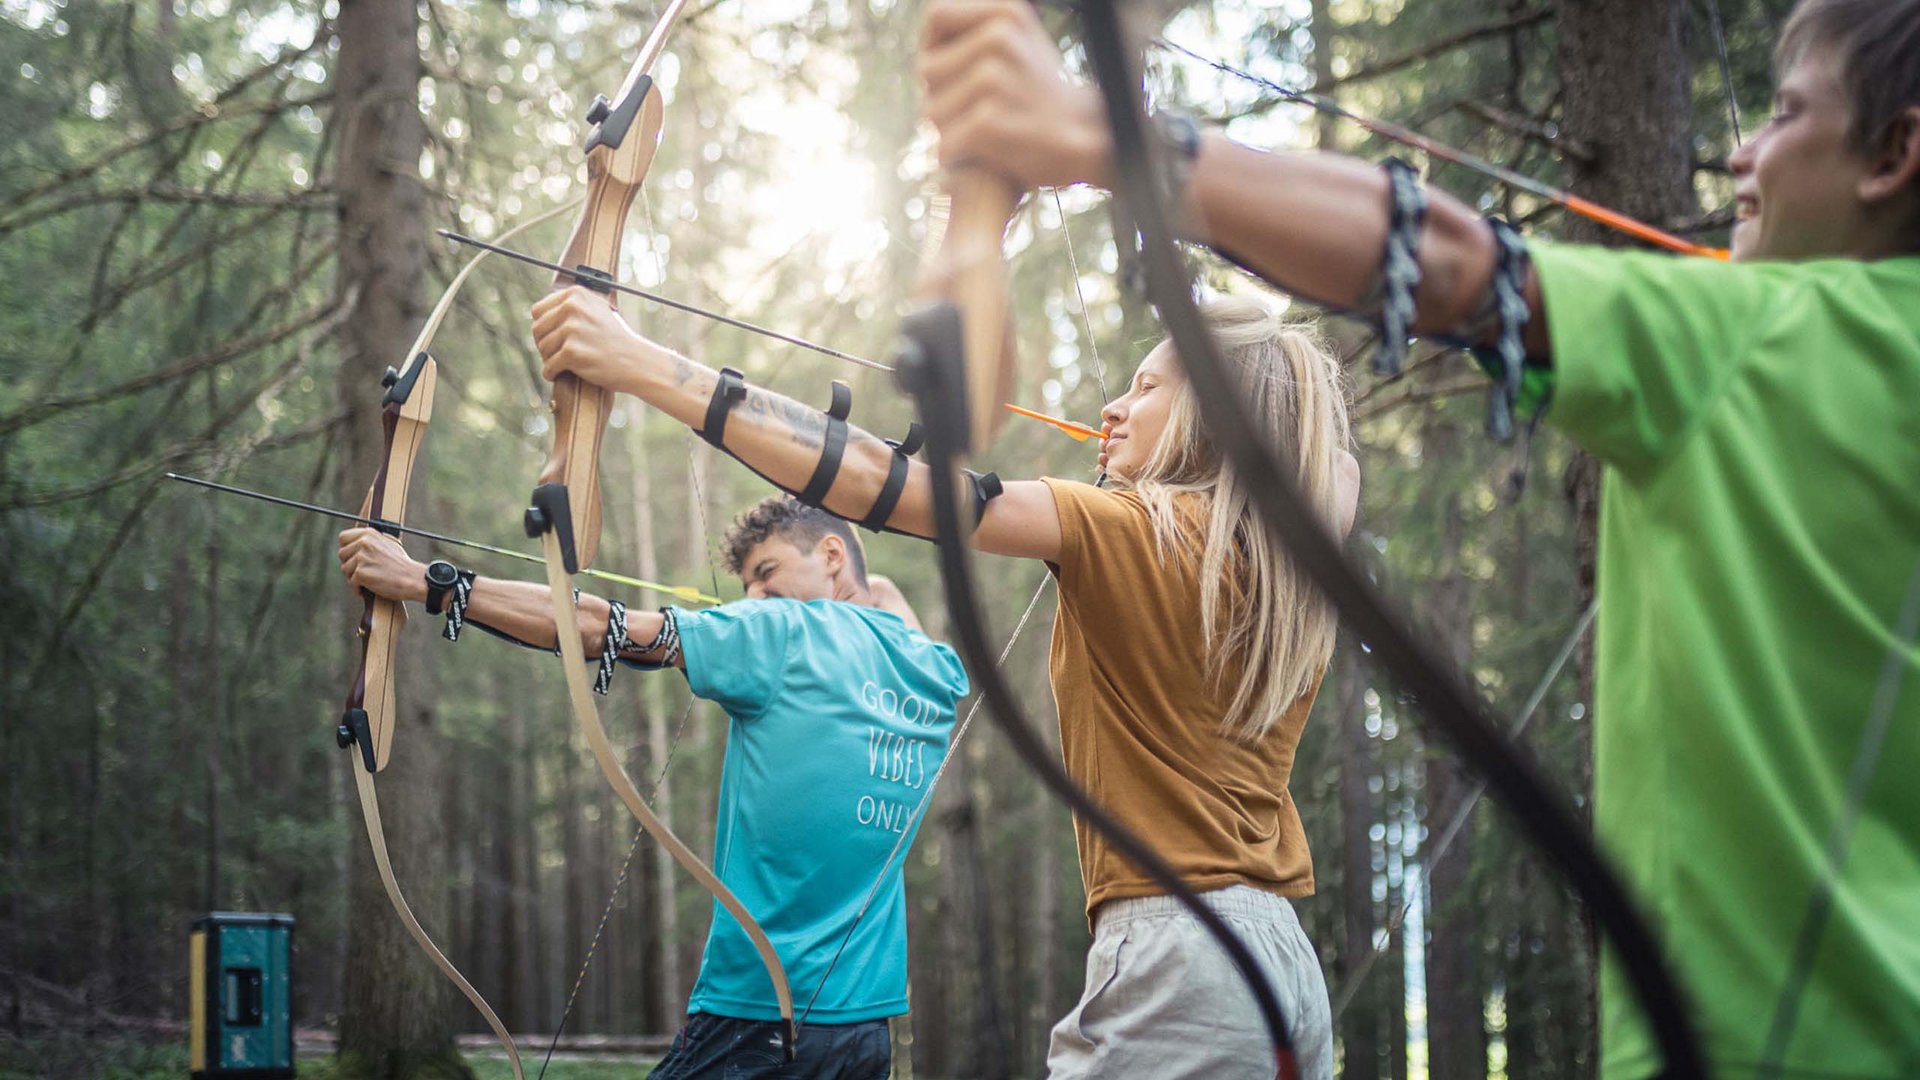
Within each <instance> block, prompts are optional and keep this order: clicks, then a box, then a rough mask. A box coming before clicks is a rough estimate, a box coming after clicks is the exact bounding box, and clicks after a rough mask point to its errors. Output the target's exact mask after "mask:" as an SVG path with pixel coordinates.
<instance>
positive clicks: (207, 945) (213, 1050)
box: [187, 911, 293, 1080]
mask: <svg viewBox="0 0 1920 1080" xmlns="http://www.w3.org/2000/svg"><path fill="white" fill-rule="evenodd" d="M187 940H188V948H187V952H188V957H189V959H188V967H189V971H190V978H189V982H190V984H191V987H192V989H191V991H190V993H189V1000H190V1002H191V1003H192V1004H191V1015H190V1021H189V1024H188V1035H187V1042H188V1063H189V1067H190V1068H191V1069H192V1070H193V1077H194V1080H285V1078H291V1077H292V1076H293V973H292V966H293V916H291V915H260V914H253V913H250V912H244V911H216V912H214V913H212V914H211V915H203V916H201V917H200V918H198V919H195V920H194V921H193V932H192V935H191V936H190V937H189V938H188V939H187Z"/></svg>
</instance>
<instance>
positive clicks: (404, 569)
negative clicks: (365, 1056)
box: [340, 495, 967, 1080]
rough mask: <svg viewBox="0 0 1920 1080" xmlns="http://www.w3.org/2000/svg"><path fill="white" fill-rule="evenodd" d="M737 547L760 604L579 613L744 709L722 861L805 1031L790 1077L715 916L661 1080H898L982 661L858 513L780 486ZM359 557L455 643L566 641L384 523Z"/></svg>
mask: <svg viewBox="0 0 1920 1080" xmlns="http://www.w3.org/2000/svg"><path fill="white" fill-rule="evenodd" d="M723 547H724V552H725V556H726V561H727V567H728V570H729V571H730V572H733V573H736V574H738V575H739V576H740V581H741V584H742V585H743V586H744V587H745V588H746V591H747V596H748V599H746V600H743V601H739V602H737V603H732V604H727V605H724V606H722V607H718V608H712V609H709V610H704V611H687V610H681V609H678V608H665V609H662V610H661V611H659V612H644V613H641V612H631V613H630V612H627V611H626V610H625V609H624V608H623V607H619V606H617V605H614V604H611V603H609V602H608V601H605V600H601V599H599V598H596V597H592V596H587V595H582V596H581V597H580V601H579V608H580V611H581V613H582V620H583V623H584V624H586V625H592V626H596V627H606V628H607V629H606V631H605V633H604V635H601V634H599V633H595V634H593V635H590V636H591V637H593V639H594V640H593V641H591V642H590V643H589V648H588V649H587V654H588V655H589V656H591V657H604V656H606V655H608V654H609V652H610V653H611V655H612V656H614V657H615V658H617V659H618V660H620V661H621V662H625V663H629V664H632V665H637V666H643V667H680V668H682V669H683V670H684V672H685V674H686V678H687V683H688V685H689V686H691V687H692V688H693V692H694V693H695V694H697V695H699V696H700V697H703V698H706V699H708V700H710V701H713V702H716V703H718V704H719V705H720V706H721V707H722V708H723V709H725V710H726V713H727V716H728V721H729V722H728V729H727V748H726V756H725V759H724V762H723V764H722V766H721V773H720V796H719V805H718V811H717V815H716V821H715V826H714V857H713V869H714V873H715V874H716V875H718V876H719V878H720V880H721V881H722V882H724V883H725V884H726V886H727V888H728V889H730V890H731V891H732V892H733V894H734V895H735V896H736V897H738V898H739V900H740V901H741V903H742V904H743V905H745V907H746V909H747V911H749V912H750V913H752V915H753V917H754V918H755V920H756V921H758V922H759V924H760V926H761V929H763V930H764V931H765V932H766V934H767V936H768V938H769V939H770V940H771V941H772V943H773V946H774V949H775V951H776V952H777V953H778V954H779V957H780V961H781V963H782V965H783V966H784V967H785V968H786V972H787V977H788V981H789V984H790V985H791V987H792V989H793V994H794V1003H795V1006H796V1008H798V1009H800V1010H803V1012H804V1015H802V1016H799V1017H797V1019H799V1020H801V1021H802V1025H803V1026H802V1028H801V1032H800V1039H799V1042H798V1044H797V1047H798V1058H797V1060H796V1061H795V1062H793V1063H792V1064H788V1063H786V1062H785V1061H784V1047H783V1045H782V1041H783V1032H782V1023H781V1021H780V1009H779V1005H778V1003H777V1002H776V1001H775V998H774V991H773V985H772V983H771V981H770V980H769V979H768V977H767V971H766V968H765V967H764V966H763V965H762V964H761V961H760V958H759V955H758V954H757V953H756V952H755V951H754V947H753V944H752V943H751V941H750V940H749V939H748V937H747V935H746V932H745V931H744V930H743V929H742V928H741V926H740V924H739V923H738V922H737V921H735V920H734V918H733V917H732V915H730V914H729V913H728V912H727V911H726V910H725V909H724V908H723V907H721V906H720V904H718V903H715V904H714V905H713V923H712V926H711V929H710V930H709V931H708V935H707V945H706V950H705V954H704V956H703V958H702V961H701V965H700V975H699V978H698V980H697V981H696V982H695V984H694V989H693V996H692V998H691V1000H690V1001H689V1003H688V1010H687V1011H688V1017H687V1022H686V1024H685V1025H684V1026H683V1027H682V1028H681V1030H680V1032H679V1034H678V1035H677V1036H676V1038H675V1039H674V1045H673V1049H672V1051H671V1052H670V1053H669V1054H668V1055H667V1057H666V1059H665V1060H663V1061H662V1062H661V1063H660V1065H659V1067H658V1068H657V1069H656V1070H655V1071H654V1073H653V1074H652V1075H653V1076H654V1077H656V1078H657V1080H690V1078H713V1080H720V1078H725V1080H752V1078H754V1077H762V1076H765V1077H773V1076H778V1077H781V1078H783V1080H789V1078H791V1080H811V1078H820V1080H825V1078H829V1077H859V1078H866V1077H873V1078H883V1077H885V1076H887V1075H888V1073H889V1069H890V1065H891V1057H892V1044H891V1040H890V1038H889V1034H888V1025H887V1021H888V1018H890V1017H894V1016H898V1015H901V1014H903V1013H905V1012H906V1011H907V955H906V950H907V919H906V898H905V892H904V888H903V886H902V882H901V872H900V859H899V856H900V853H901V852H902V851H904V850H905V849H906V848H907V847H908V846H909V845H911V843H912V842H913V836H914V833H915V832H916V831H917V830H918V828H919V825H920V815H919V810H920V809H921V808H922V807H923V806H924V805H925V801H924V800H925V796H926V795H927V793H928V791H929V786H930V785H931V784H932V783H933V780H934V777H935V776H936V775H937V774H938V772H939V769H940V765H941V762H942V761H943V760H945V757H946V753H947V747H948V740H949V738H950V737H951V735H952V732H953V723H954V711H955V707H956V705H957V704H958V703H959V701H960V699H961V698H962V697H964V696H965V695H966V693H967V674H966V669H965V668H964V667H963V666H962V665H961V663H960V658H959V657H958V656H956V655H955V654H954V651H953V650H952V649H951V648H949V647H947V646H946V645H943V644H940V643H938V642H935V641H932V640H930V639H928V638H927V636H926V635H925V634H923V633H921V632H920V628H919V623H918V621H917V620H916V619H914V617H913V612H912V610H911V609H910V608H908V607H907V605H906V602H905V600H904V599H903V598H901V597H900V595H899V592H898V591H897V590H895V589H894V588H893V586H892V583H891V582H887V581H885V580H884V579H881V578H878V577H876V578H873V579H871V580H870V579H869V578H868V576H867V572H866V560H865V556H864V553H863V552H862V550H861V547H860V542H859V540H858V539H857V538H856V537H855V536H854V534H853V531H852V529H851V527H850V526H848V524H847V523H846V522H844V521H842V520H840V519H839V518H836V517H833V516H832V515H829V514H827V513H825V512H824V511H821V510H816V509H814V508H812V507H810V506H805V505H803V504H801V503H800V502H799V501H797V500H795V499H792V498H790V497H788V496H785V495H775V496H772V497H770V498H768V499H765V500H763V501H762V502H760V503H759V504H757V505H756V506H754V507H753V508H751V509H749V510H748V511H746V512H745V513H743V514H742V515H741V516H740V517H739V518H738V519H737V520H736V521H735V522H734V524H733V527H732V528H731V529H729V530H728V533H727V536H726V540H725V542H724V545H723ZM340 561H341V567H342V570H343V572H345V573H346V575H347V577H348V579H349V580H350V581H351V582H352V583H353V584H354V585H355V586H356V587H359V588H364V589H369V590H371V591H373V592H375V593H377V594H379V595H381V596H385V597H388V598H391V599H395V600H401V601H407V600H414V601H419V600H426V601H427V606H428V609H429V611H430V612H433V613H438V612H439V611H440V610H441V605H442V603H445V604H446V607H447V612H448V627H449V631H450V632H449V634H448V636H449V637H457V627H459V626H460V625H464V624H468V623H470V624H472V625H475V626H479V627H481V628H483V629H486V630H489V631H491V632H493V633H495V634H497V635H499V636H502V637H506V638H508V639H510V640H514V641H517V642H519V643H521V644H525V645H530V646H533V647H537V648H551V647H552V645H553V641H554V625H553V608H552V604H551V602H550V600H549V598H548V597H549V594H548V592H547V588H546V586H545V585H541V584H535V583H530V582H514V581H500V580H496V579H492V578H476V577H474V576H473V575H471V574H465V573H460V574H458V575H457V577H458V579H459V580H460V581H461V585H460V586H459V587H457V588H455V589H453V590H452V592H451V594H450V595H444V593H445V590H442V593H443V595H435V594H434V593H433V592H431V591H430V590H429V587H428V584H427V578H428V574H427V572H426V570H427V568H426V567H423V566H422V565H421V564H419V563H416V562H414V561H412V560H411V559H409V558H408V557H407V555H406V553H405V552H404V551H402V550H401V549H400V546H399V545H398V544H396V543H394V542H393V541H392V540H391V539H390V538H388V537H386V536H384V535H382V534H380V533H378V532H375V531H374V530H372V529H364V528H362V529H350V530H348V531H346V532H345V533H342V534H341V541H340ZM446 569H448V570H453V569H454V568H451V567H448V568H446ZM442 580H444V578H442ZM602 671H603V674H604V673H607V672H610V671H611V666H610V662H607V663H604V664H603V667H602ZM603 688H604V679H603Z"/></svg>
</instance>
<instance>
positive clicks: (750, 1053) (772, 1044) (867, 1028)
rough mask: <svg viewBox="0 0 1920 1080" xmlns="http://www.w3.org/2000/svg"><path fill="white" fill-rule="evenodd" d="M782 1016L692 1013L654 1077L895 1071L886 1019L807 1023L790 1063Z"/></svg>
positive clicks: (758, 1078) (721, 1078) (837, 1079)
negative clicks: (745, 1017) (759, 1017)
mask: <svg viewBox="0 0 1920 1080" xmlns="http://www.w3.org/2000/svg"><path fill="white" fill-rule="evenodd" d="M784 1027H785V1025H783V1024H782V1023H781V1022H779V1021H777V1020H772V1021H769V1020H736V1019H733V1018H732V1017H727V1016H714V1015H712V1014H711V1013H692V1014H690V1015H688V1017H687V1022H686V1023H685V1024H683V1025H681V1027H680V1031H679V1033H678V1034H676V1035H675V1036H674V1037H673V1049H672V1050H669V1051H668V1052H667V1056H666V1057H665V1058H664V1059H662V1060H661V1062H660V1064H659V1065H658V1066H655V1068H654V1070H653V1072H652V1073H651V1074H650V1080H886V1078H887V1077H888V1076H890V1075H892V1072H893V1039H892V1037H891V1036H890V1035H889V1034H888V1030H887V1021H886V1020H885V1019H880V1020H863V1021H861V1022H859V1023H857V1024H808V1025H807V1026H806V1027H803V1028H801V1029H800V1044H799V1052H798V1054H796V1055H795V1057H794V1060H793V1063H792V1064H788V1063H787V1060H786V1055H785V1053H784V1051H783V1048H782V1047H781V1045H780V1041H781V1033H782V1031H783V1030H784Z"/></svg>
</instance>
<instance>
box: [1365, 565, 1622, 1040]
mask: <svg viewBox="0 0 1920 1080" xmlns="http://www.w3.org/2000/svg"><path fill="white" fill-rule="evenodd" d="M1599 613H1600V605H1599V602H1598V601H1595V602H1594V603H1590V604H1588V605H1587V610H1586V611H1584V612H1582V613H1581V615H1580V619H1579V621H1578V622H1577V623H1575V625H1574V628H1573V632H1572V633H1571V634H1568V635H1567V640H1566V641H1565V643H1563V644H1562V645H1561V646H1560V651H1559V653H1558V654H1556V655H1555V656H1554V658H1553V663H1551V664H1549V665H1548V666H1547V672H1546V674H1545V675H1543V676H1542V677H1541V679H1540V682H1539V683H1538V684H1537V685H1536V686H1535V687H1534V689H1533V693H1532V694H1531V695H1529V696H1528V698H1527V704H1526V707H1525V708H1523V709H1521V710H1520V716H1519V717H1518V718H1517V719H1516V720H1515V721H1514V723H1513V727H1512V729H1511V731H1510V733H1509V735H1508V738H1511V739H1514V740H1516V741H1518V740H1519V739H1520V737H1521V736H1523V735H1525V734H1526V733H1527V726H1528V725H1529V724H1530V723H1532V722H1533V716H1534V713H1535V712H1536V711H1537V710H1538V709H1539V708H1540V703H1541V702H1542V701H1544V700H1546V696H1547V691H1549V690H1551V689H1553V684H1554V683H1555V682H1556V681H1557V680H1558V679H1559V678H1560V672H1561V670H1562V669H1564V668H1565V667H1566V666H1567V661H1568V660H1570V659H1572V658H1573V654H1574V650H1575V649H1577V648H1578V647H1579V645H1580V641H1581V639H1583V638H1585V637H1586V636H1587V630H1588V628H1590V627H1591V626H1592V625H1593V620H1594V617H1595V616H1596V615H1598V614H1599ZM1486 793H1487V782H1486V780H1485V779H1480V780H1477V781H1475V782H1474V785H1473V791H1472V792H1471V793H1470V794H1468V796H1467V798H1466V801H1465V802H1463V803H1461V804H1460V809H1459V810H1456V811H1454V814H1453V817H1452V818H1451V819H1449V820H1448V821H1447V827H1446V828H1445V829H1444V830H1442V832H1441V833H1440V839H1439V840H1438V841H1437V842H1436V843H1435V844H1434V846H1433V853H1432V854H1431V855H1429V856H1427V857H1426V858H1425V859H1424V860H1422V864H1423V865H1424V866H1426V867H1427V868H1428V869H1429V870H1431V869H1432V868H1433V867H1436V866H1438V865H1440V860H1442V859H1444V858H1446V857H1447V852H1448V851H1449V850H1451V849H1452V847H1453V842H1454V840H1455V839H1457V838H1458V837H1459V836H1460V834H1461V833H1462V832H1463V831H1464V830H1465V827H1466V824H1467V819H1468V818H1469V817H1470V816H1471V815H1472V814H1473V810H1474V808H1475V807H1476V806H1478V805H1479V804H1480V797H1481V796H1482V795H1485V794H1486ZM1347 872H1348V873H1353V872H1354V869H1353V867H1348V868H1347ZM1421 891H1422V892H1425V888H1424V887H1423V888H1422V890H1421ZM1419 901H1420V895H1419V894H1415V895H1413V896H1409V897H1408V898H1407V901H1406V903H1404V904H1402V905H1401V906H1400V910H1399V912H1398V913H1396V914H1395V915H1394V917H1393V918H1392V919H1391V920H1389V921H1388V923H1387V928H1386V929H1385V930H1384V931H1382V932H1381V933H1380V935H1379V939H1378V940H1377V941H1376V942H1375V943H1374V946H1373V950H1372V951H1371V952H1369V953H1368V954H1367V958H1366V959H1365V960H1363V961H1361V963H1360V966H1359V968H1358V969H1357V970H1355V971H1354V973H1353V974H1352V975H1350V976H1348V977H1347V980H1346V982H1345V984H1344V985H1342V986H1341V988H1340V993H1339V995H1338V996H1337V997H1336V998H1335V999H1334V1003H1333V1019H1332V1023H1333V1024H1334V1025H1335V1026H1336V1027H1337V1026H1338V1025H1339V1023H1340V1017H1341V1015H1342V1014H1344V1013H1345V1012H1346V1011H1347V1006H1349V1005H1351V1004H1353V1000H1354V998H1355V997H1357V996H1359V993H1360V988H1361V985H1362V984H1364V983H1365V982H1366V980H1367V976H1368V975H1370V974H1372V973H1373V968H1374V965H1376V964H1378V963H1379V961H1380V958H1381V957H1382V956H1385V955H1386V953H1387V950H1388V949H1390V948H1392V947H1393V935H1394V934H1396V933H1398V932H1399V930H1400V926H1401V924H1402V923H1405V922H1406V920H1407V916H1408V915H1409V914H1411V913H1412V912H1413V906H1414V904H1416V903H1418V902H1419Z"/></svg>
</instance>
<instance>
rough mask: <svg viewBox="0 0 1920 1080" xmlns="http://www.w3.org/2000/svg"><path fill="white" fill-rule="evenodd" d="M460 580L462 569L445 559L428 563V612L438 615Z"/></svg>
mask: <svg viewBox="0 0 1920 1080" xmlns="http://www.w3.org/2000/svg"><path fill="white" fill-rule="evenodd" d="M459 580H460V570H459V568H458V567H456V566H454V565H453V564H452V563H450V562H448V561H447V560H445V559H435V560H433V561H432V562H430V563H428V564H427V614H429V615H438V614H440V609H441V607H442V606H444V605H445V604H446V602H447V593H449V592H451V591H452V590H453V586H454V583H455V582H457V581H459Z"/></svg>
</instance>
